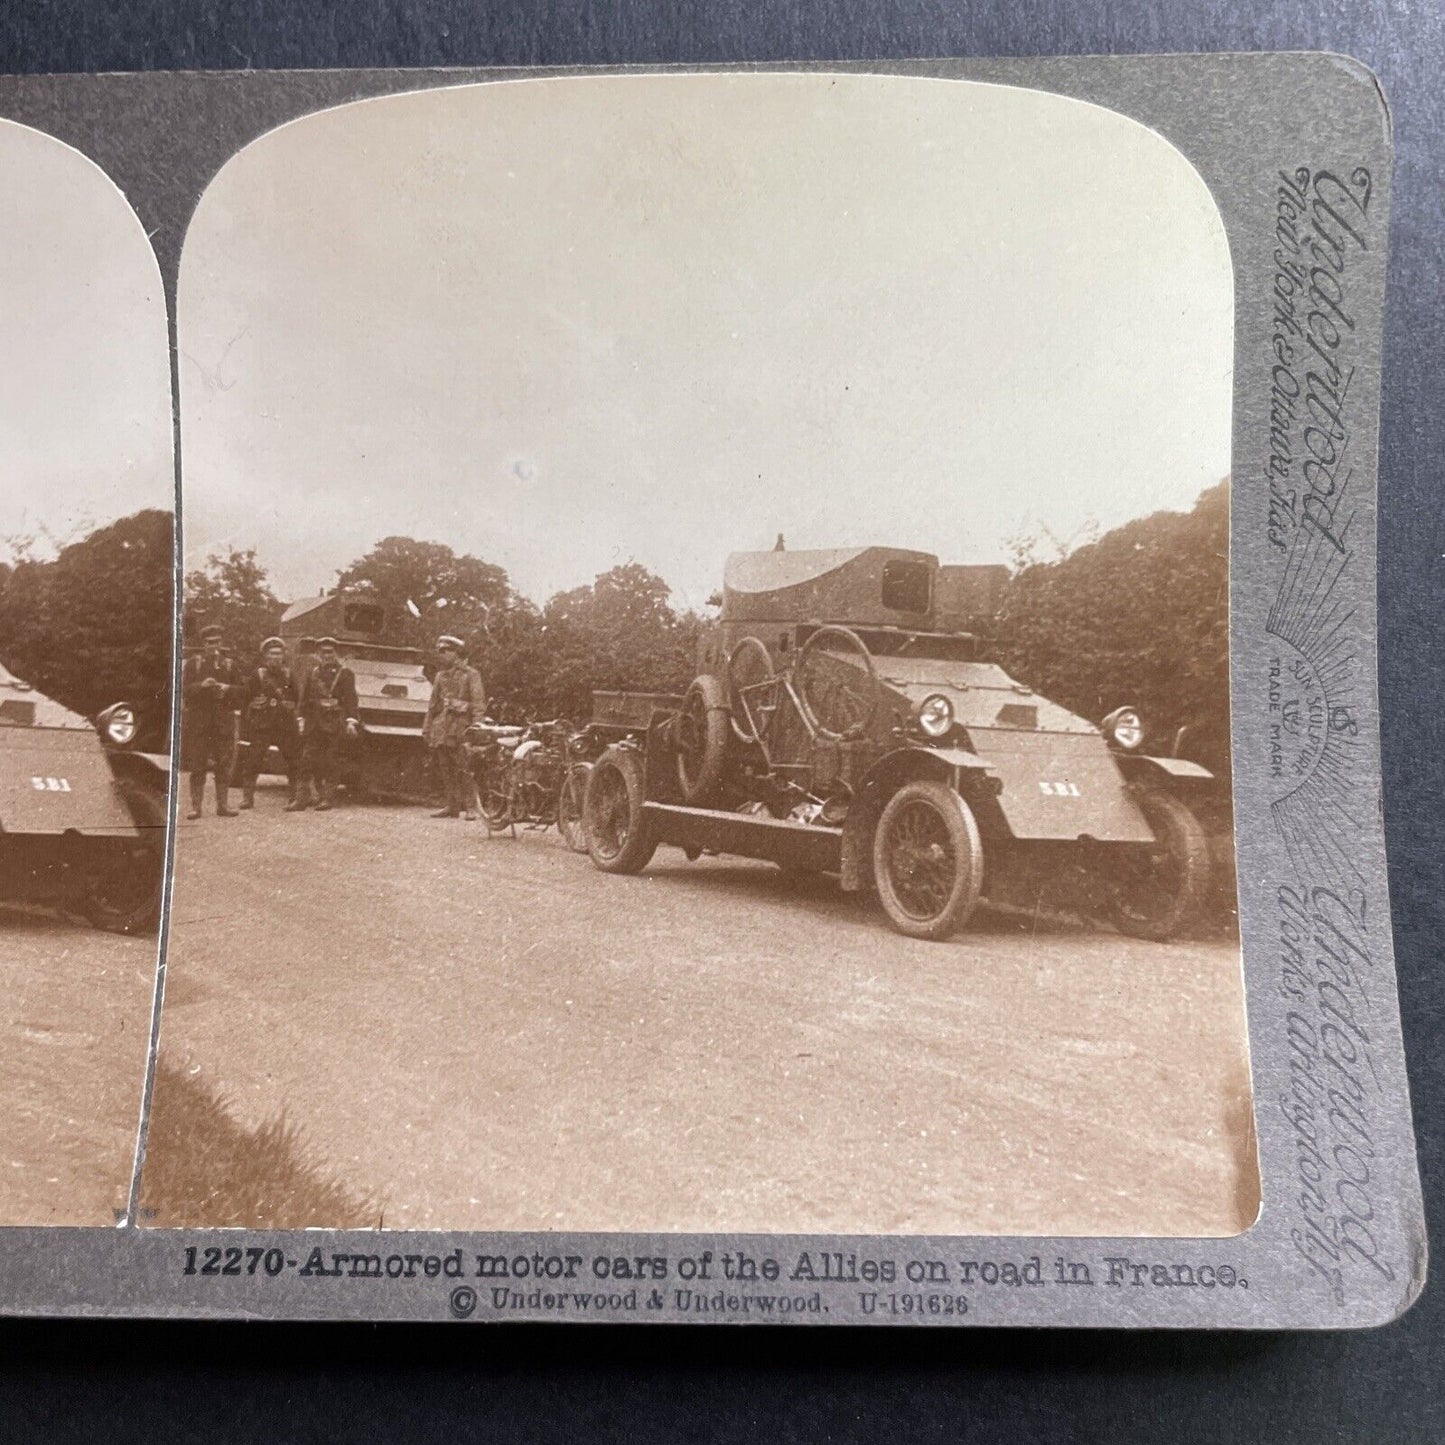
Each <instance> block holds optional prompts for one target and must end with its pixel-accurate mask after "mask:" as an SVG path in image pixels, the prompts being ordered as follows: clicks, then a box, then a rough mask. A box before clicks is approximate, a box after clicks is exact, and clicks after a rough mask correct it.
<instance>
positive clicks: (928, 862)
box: [873, 780, 983, 939]
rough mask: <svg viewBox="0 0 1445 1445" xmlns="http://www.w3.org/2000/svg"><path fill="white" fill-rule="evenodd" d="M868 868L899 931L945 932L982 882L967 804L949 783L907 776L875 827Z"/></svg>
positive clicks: (960, 918) (960, 921)
mask: <svg viewBox="0 0 1445 1445" xmlns="http://www.w3.org/2000/svg"><path fill="white" fill-rule="evenodd" d="M873 874H874V879H875V881H876V883H877V886H878V899H879V902H881V903H882V905H883V911H884V912H885V913H887V915H888V921H889V922H890V923H891V924H892V925H893V926H894V928H896V929H897V930H898V931H899V933H906V934H907V935H908V936H909V937H910V938H935V939H936V938H947V937H948V936H949V934H951V933H953V932H954V931H955V930H956V929H959V928H962V927H963V925H964V924H965V923H966V922H967V921H968V918H969V915H970V914H971V913H972V912H973V910H974V908H975V907H976V906H977V904H978V895H979V889H980V887H981V886H982V884H983V844H982V841H981V840H980V838H979V834H978V824H977V822H976V821H975V820H974V816H973V810H972V809H971V808H970V807H969V806H968V804H967V803H966V802H964V800H963V799H962V798H961V797H959V795H958V794H957V793H956V792H955V791H954V790H953V789H952V788H951V787H949V786H948V784H947V783H940V782H934V781H931V780H929V781H921V782H916V783H905V784H904V785H903V787H901V788H899V790H898V791H897V792H896V793H894V795H893V796H892V797H891V798H890V799H889V800H888V804H887V806H886V807H885V808H884V809H883V815H882V817H880V818H879V820H878V827H877V829H876V831H875V832H874V834H873Z"/></svg>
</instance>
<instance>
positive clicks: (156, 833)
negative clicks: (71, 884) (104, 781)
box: [80, 778, 166, 933]
mask: <svg viewBox="0 0 1445 1445" xmlns="http://www.w3.org/2000/svg"><path fill="white" fill-rule="evenodd" d="M115 788H116V791H117V792H118V793H119V794H120V796H121V798H122V800H123V801H124V802H125V805H126V808H127V810H128V811H129V812H130V815H131V817H132V819H133V820H134V821H135V824H136V826H137V827H138V828H139V829H140V833H139V835H138V836H137V837H134V838H114V839H102V838H94V839H91V840H89V846H90V848H91V850H93V857H94V862H93V864H92V865H91V866H90V867H89V868H88V870H87V873H86V880H85V893H84V896H83V897H82V899H81V902H80V907H81V911H82V912H83V913H84V915H85V917H86V918H87V919H89V921H90V922H91V923H92V924H94V925H95V927H96V928H103V929H104V930H105V931H106V932H107V933H151V932H153V931H154V929H155V927H156V925H157V923H159V922H160V916H161V898H162V896H163V894H164V891H165V868H166V800H165V797H164V795H161V796H157V795H156V794H155V793H153V792H151V791H150V790H149V789H148V788H144V787H142V786H141V785H140V784H139V783H136V782H134V781H132V780H131V779H129V778H117V779H115Z"/></svg>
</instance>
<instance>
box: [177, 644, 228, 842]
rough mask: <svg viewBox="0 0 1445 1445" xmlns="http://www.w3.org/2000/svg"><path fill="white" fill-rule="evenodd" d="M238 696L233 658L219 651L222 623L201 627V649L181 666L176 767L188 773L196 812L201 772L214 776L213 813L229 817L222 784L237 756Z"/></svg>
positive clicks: (196, 813)
mask: <svg viewBox="0 0 1445 1445" xmlns="http://www.w3.org/2000/svg"><path fill="white" fill-rule="evenodd" d="M240 698H241V686H240V678H239V677H238V676H237V674H236V664H235V663H234V662H232V660H231V659H230V658H229V657H226V656H224V655H223V654H222V652H221V629H220V628H219V627H217V626H216V625H215V624H214V623H213V624H212V625H211V626H209V627H205V628H202V629H201V651H200V653H199V654H198V655H197V656H195V657H188V658H187V659H186V660H185V663H184V665H183V666H182V668H181V704H182V707H181V767H182V768H184V769H185V770H186V771H188V772H189V773H190V775H191V776H190V782H191V811H190V813H189V815H188V816H189V817H190V818H191V820H192V821H193V822H194V821H195V819H197V818H199V817H200V816H201V805H202V804H203V803H204V802H205V798H206V774H207V773H208V772H209V773H211V774H212V775H213V776H214V778H215V780H216V816H217V817H218V818H234V817H235V816H236V814H235V810H234V809H233V808H231V806H230V804H229V801H228V796H227V790H228V786H229V784H230V781H231V768H232V767H233V765H234V763H235V756H236V707H237V705H238V704H239V702H240Z"/></svg>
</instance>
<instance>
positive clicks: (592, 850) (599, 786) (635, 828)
mask: <svg viewBox="0 0 1445 1445" xmlns="http://www.w3.org/2000/svg"><path fill="white" fill-rule="evenodd" d="M645 799H646V779H645V776H644V774H643V768H642V759H641V758H640V757H639V756H638V755H637V753H636V751H635V750H634V749H632V748H624V747H610V748H608V749H607V751H606V752H605V753H603V754H602V756H601V757H600V758H598V759H597V761H596V762H595V763H593V765H592V775H591V777H589V778H588V779H587V792H586V795H585V797H584V799H583V803H582V819H583V831H584V832H585V833H586V835H587V852H588V853H589V854H590V855H591V858H592V862H593V864H594V866H596V867H598V868H600V869H601V870H602V871H603V872H604V873H640V872H641V871H642V869H644V868H646V867H647V865H648V864H649V863H650V862H651V861H652V855H653V854H654V853H655V852H656V851H657V842H656V840H655V839H654V838H653V837H652V836H651V832H650V830H649V829H648V826H647V819H646V816H645V815H644V813H643V811H642V805H643V802H644V801H645Z"/></svg>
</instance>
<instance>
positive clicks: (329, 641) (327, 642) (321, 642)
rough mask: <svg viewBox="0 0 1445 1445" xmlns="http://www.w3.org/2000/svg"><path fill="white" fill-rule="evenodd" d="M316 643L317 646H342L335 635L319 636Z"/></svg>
mask: <svg viewBox="0 0 1445 1445" xmlns="http://www.w3.org/2000/svg"><path fill="white" fill-rule="evenodd" d="M316 645H317V647H340V646H341V644H340V643H339V642H338V641H337V640H336V639H335V638H334V637H318V638H317V639H316Z"/></svg>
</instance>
